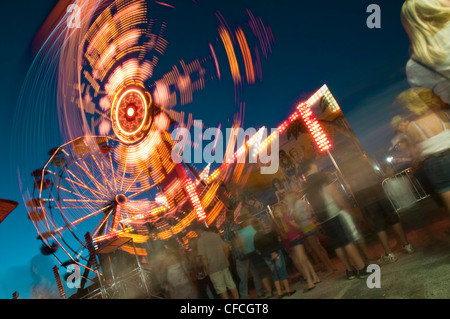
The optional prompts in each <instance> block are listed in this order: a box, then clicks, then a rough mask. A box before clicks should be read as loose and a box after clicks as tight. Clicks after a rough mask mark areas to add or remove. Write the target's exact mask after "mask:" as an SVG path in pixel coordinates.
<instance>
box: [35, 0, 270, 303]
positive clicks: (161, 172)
mask: <svg viewBox="0 0 450 319" xmlns="http://www.w3.org/2000/svg"><path fill="white" fill-rule="evenodd" d="M155 3H157V2H156V1H155ZM152 5H154V6H157V5H156V4H152ZM76 8H77V10H76V12H82V15H81V16H79V17H77V18H78V19H80V20H78V22H79V23H77V24H69V23H66V21H68V20H67V19H70V18H73V17H71V14H73V13H74V12H69V11H68V12H67V13H65V14H64V16H63V17H62V18H61V19H60V22H59V23H58V25H57V26H56V28H55V30H54V34H58V35H59V37H57V39H56V40H55V41H56V42H55V46H56V45H58V42H57V41H62V42H61V43H63V44H61V47H60V49H59V50H60V51H59V52H58V53H59V54H60V55H59V59H60V60H59V63H58V65H59V67H58V76H59V78H60V79H61V81H58V88H57V99H58V118H59V120H60V127H61V133H62V136H63V138H64V140H65V141H66V142H64V143H63V144H62V145H60V146H58V147H55V148H53V149H51V150H50V151H49V152H48V155H49V159H48V161H47V162H46V163H44V165H43V167H42V168H39V169H36V170H34V171H33V172H32V173H31V176H32V178H33V188H32V191H31V192H30V193H31V195H30V197H31V198H29V200H28V201H26V206H27V210H28V215H29V219H30V220H31V221H32V222H33V223H34V225H35V228H36V230H37V232H38V234H39V236H38V239H39V240H41V241H42V244H43V246H44V247H45V248H46V249H47V250H48V251H49V252H50V254H52V255H53V256H54V257H55V258H56V260H57V262H58V266H55V267H54V269H53V270H54V274H55V278H56V281H57V284H58V288H59V292H60V295H61V297H63V298H66V297H69V296H67V295H66V291H65V283H63V280H62V278H61V274H60V273H59V270H60V269H63V270H65V269H69V268H70V267H72V268H70V269H74V268H78V269H79V270H80V272H79V273H80V274H79V277H80V278H79V279H80V280H79V281H78V285H77V288H78V289H77V291H76V293H74V294H73V296H72V297H73V298H124V297H130V295H127V294H126V292H127V290H128V291H129V290H130V289H128V288H129V286H128V285H132V286H133V287H134V288H136V287H137V288H136V289H137V291H138V293H137V296H134V297H137V298H151V297H154V294H153V292H152V288H151V287H152V282H151V267H150V266H149V264H148V259H149V258H148V245H147V244H148V242H150V241H155V240H161V241H164V240H166V239H169V238H171V237H174V238H176V240H177V241H178V242H179V243H180V245H184V244H185V243H186V241H187V240H188V239H189V238H191V237H193V236H196V233H195V232H194V231H192V230H191V227H192V226H195V224H197V223H200V224H204V225H206V226H209V225H211V224H213V223H214V224H215V225H217V224H220V223H221V221H223V219H224V218H223V214H224V211H225V209H226V204H225V203H226V200H227V198H228V197H229V196H230V193H229V192H228V190H227V189H226V187H224V182H225V181H226V180H227V179H229V178H230V177H232V176H233V175H236V174H238V173H236V172H234V168H235V165H234V164H233V163H231V162H227V163H224V164H222V165H221V166H220V167H219V168H218V169H217V170H216V171H215V172H213V173H212V174H210V175H208V170H209V166H207V167H206V168H205V169H204V170H203V172H197V170H196V169H195V168H194V167H192V166H191V165H189V164H187V163H184V162H183V161H179V162H180V163H175V162H174V161H173V158H174V157H177V156H179V154H173V146H174V141H173V140H172V137H171V133H170V131H171V129H173V128H174V127H184V128H188V129H189V128H190V127H191V126H192V123H193V121H192V114H190V115H189V116H188V117H187V120H186V119H185V114H184V112H178V111H175V109H174V107H175V106H176V105H177V104H180V105H184V104H188V103H191V102H192V99H193V93H194V92H196V91H200V90H202V89H203V88H204V86H205V83H206V82H208V81H211V80H214V79H218V78H219V79H220V76H221V75H220V71H219V65H218V61H217V57H216V53H215V51H216V50H218V48H214V45H213V44H211V43H210V44H209V47H208V50H209V52H210V54H209V55H208V56H206V57H205V58H203V59H195V60H193V61H192V62H190V63H185V62H184V61H183V60H181V61H180V63H179V64H180V65H181V70H180V69H179V67H178V66H173V67H172V69H171V70H170V71H169V72H167V73H166V74H164V75H162V77H161V78H159V79H158V80H155V79H154V77H155V73H156V71H155V70H156V67H157V65H158V61H159V59H160V58H162V56H163V54H164V52H165V50H166V48H167V46H168V42H167V41H166V40H165V39H164V36H163V35H164V32H165V29H166V27H167V25H166V23H165V22H162V21H161V20H159V19H158V18H150V17H149V16H150V11H151V10H150V8H149V4H148V3H147V2H146V1H142V0H136V1H125V0H117V1H77V2H76ZM72 9H73V8H72ZM151 13H153V12H151ZM249 17H250V29H249V30H248V31H249V32H252V31H253V33H258V34H261V32H263V33H266V32H267V29H265V26H264V25H263V24H262V22H261V21H260V20H257V19H255V18H254V16H253V15H252V14H251V12H249ZM218 18H219V21H220V26H219V28H218V31H219V37H218V40H217V42H218V44H217V46H219V45H220V48H222V49H224V52H226V56H227V57H228V62H229V63H230V66H231V73H232V75H233V81H234V83H235V85H236V86H238V84H239V83H238V82H239V81H242V79H243V78H244V75H242V76H241V75H240V74H239V70H238V67H239V66H238V65H237V63H238V62H237V59H236V53H235V48H234V46H236V47H237V48H236V50H237V49H239V50H241V52H242V55H243V57H244V59H243V60H244V61H245V68H246V75H247V81H248V83H250V84H251V83H252V82H254V81H255V73H254V72H255V69H254V68H257V67H258V64H257V63H252V61H250V59H251V54H250V50H249V47H248V43H247V40H246V37H245V35H244V31H243V30H242V29H241V28H240V27H237V28H236V31H231V29H229V28H228V26H227V25H226V23H224V21H223V20H222V18H221V17H220V15H219V16H218ZM266 35H267V34H266ZM257 41H259V42H258V43H259V44H260V45H261V47H263V48H265V49H263V54H265V52H264V50H267V47H268V46H269V45H270V43H269V42H270V36H269V37H267V36H265V37H264V38H260V39H259V40H257ZM255 50H258V48H257V47H255ZM190 146H191V145H188V147H190ZM247 146H248V145H247ZM241 148H243V149H244V150H245V149H246V145H243V146H242V147H241ZM229 155H230V154H228V156H229ZM231 156H232V157H233V154H231ZM234 158H235V156H234ZM234 177H235V178H236V176H234ZM220 216H221V217H220ZM219 217H220V218H219ZM119 254H121V255H122V256H124V255H123V254H125V255H126V256H127V257H125V258H124V259H125V260H128V261H130V256H131V263H132V266H130V267H128V268H127V271H121V272H119V270H118V269H116V266H117V263H116V262H115V261H114V260H116V259H117V258H115V257H116V256H117V255H119ZM66 277H67V276H66ZM66 279H67V278H66ZM119 288H120V289H119Z"/></svg>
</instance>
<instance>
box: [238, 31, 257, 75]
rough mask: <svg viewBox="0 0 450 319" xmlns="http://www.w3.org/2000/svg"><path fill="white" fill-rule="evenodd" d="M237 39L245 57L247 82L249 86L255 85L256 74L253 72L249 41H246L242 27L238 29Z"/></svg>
mask: <svg viewBox="0 0 450 319" xmlns="http://www.w3.org/2000/svg"><path fill="white" fill-rule="evenodd" d="M236 38H237V40H238V43H239V46H240V48H241V52H242V56H243V57H244V66H245V74H246V77H247V82H248V83H249V84H253V83H255V72H254V70H253V61H252V55H251V53H250V49H249V47H248V44H247V40H246V39H245V35H244V32H243V31H242V29H241V28H240V27H238V28H237V29H236Z"/></svg>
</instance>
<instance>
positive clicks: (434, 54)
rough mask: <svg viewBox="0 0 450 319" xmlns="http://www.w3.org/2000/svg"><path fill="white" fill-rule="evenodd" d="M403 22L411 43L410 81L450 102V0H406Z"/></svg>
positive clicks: (403, 9) (407, 65) (403, 8)
mask: <svg viewBox="0 0 450 319" xmlns="http://www.w3.org/2000/svg"><path fill="white" fill-rule="evenodd" d="M401 22H402V25H403V28H404V29H405V31H406V34H407V35H408V37H409V40H410V43H411V51H412V54H411V57H410V59H409V60H408V62H407V63H406V75H407V79H408V82H409V84H410V85H411V86H412V87H426V88H428V89H430V90H432V91H433V92H434V93H435V94H436V95H437V96H439V97H440V98H441V99H442V101H444V102H445V103H447V104H450V41H449V39H450V2H449V1H448V0H406V1H405V2H404V3H403V6H402V9H401Z"/></svg>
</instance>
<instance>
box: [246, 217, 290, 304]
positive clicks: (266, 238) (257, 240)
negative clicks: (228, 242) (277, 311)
mask: <svg viewBox="0 0 450 319" xmlns="http://www.w3.org/2000/svg"><path fill="white" fill-rule="evenodd" d="M252 225H253V228H254V229H255V230H256V234H255V237H254V245H255V249H256V251H257V252H258V253H259V254H260V255H261V256H262V257H263V258H264V261H265V262H266V264H267V266H269V269H270V270H271V272H272V280H273V283H274V285H275V289H276V291H277V294H278V298H283V297H285V296H291V295H293V294H294V293H295V292H296V291H295V290H292V289H291V287H290V284H289V280H288V272H287V268H286V261H285V258H284V255H283V251H282V246H281V243H280V241H279V239H278V234H277V233H276V232H275V230H270V231H269V232H268V233H265V231H264V226H263V225H262V223H261V222H260V221H258V220H256V219H255V220H254V221H253V223H252ZM281 284H283V287H284V290H285V293H284V294H283V290H282V289H281Z"/></svg>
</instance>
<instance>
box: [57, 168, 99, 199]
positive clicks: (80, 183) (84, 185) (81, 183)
mask: <svg viewBox="0 0 450 319" xmlns="http://www.w3.org/2000/svg"><path fill="white" fill-rule="evenodd" d="M67 172H68V173H69V174H70V175H71V176H72V177H74V178H75V179H77V180H78V182H77V181H75V180H73V179H70V178H68V177H64V179H65V180H66V181H68V182H70V183H73V184H75V185H77V186H79V187H81V188H84V189H85V190H88V191H90V192H91V193H92V195H94V196H95V197H96V198H97V199H100V198H103V197H105V194H104V193H102V192H100V191H97V190H95V189H93V188H91V187H88V186H86V183H84V182H83V181H81V180H80V179H79V178H78V177H77V176H76V174H75V173H73V172H72V171H70V170H67Z"/></svg>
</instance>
